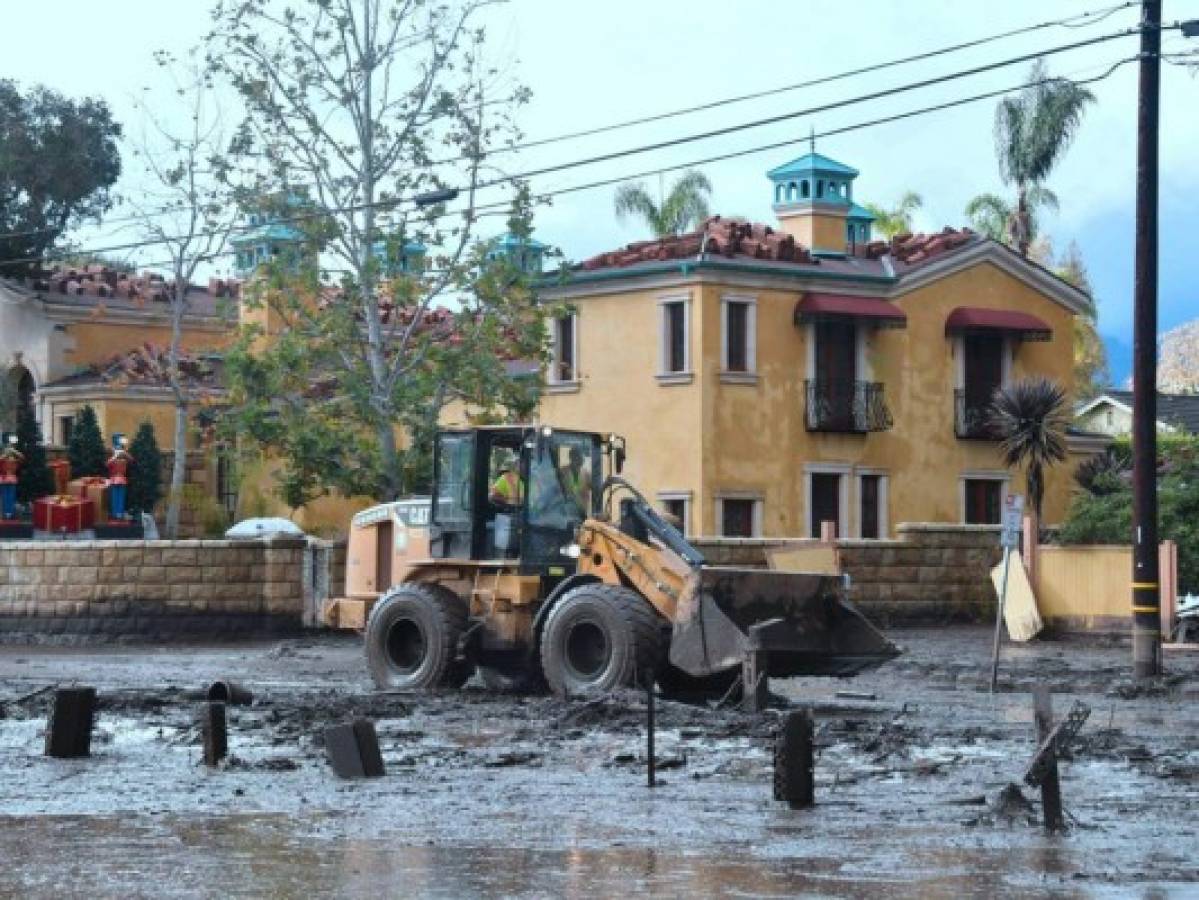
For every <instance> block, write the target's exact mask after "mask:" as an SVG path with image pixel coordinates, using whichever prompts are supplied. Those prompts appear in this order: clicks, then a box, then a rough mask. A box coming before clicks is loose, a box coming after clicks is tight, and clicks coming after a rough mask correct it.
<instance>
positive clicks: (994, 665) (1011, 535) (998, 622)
mask: <svg viewBox="0 0 1199 900" xmlns="http://www.w3.org/2000/svg"><path fill="white" fill-rule="evenodd" d="M1023 520H1024V496H1023V495H1022V494H1008V495H1007V496H1006V497H1004V498H1003V510H1002V512H1001V513H1000V519H999V524H1000V525H1001V526H1002V530H1001V531H1000V533H999V545H1000V546H1001V547H1003V580H1002V582H1001V586H1000V588H999V604H998V605H997V607H996V609H995V643H994V645H993V647H992V648H991V693H992V694H993V693H995V688H996V686H997V685H998V683H999V632H1000V629H1002V628H1003V604H1004V601H1006V600H1007V577H1008V568H1009V567H1010V566H1011V561H1012V550H1014V549H1016V548H1017V547H1019V546H1020V530H1021V528H1022V527H1023Z"/></svg>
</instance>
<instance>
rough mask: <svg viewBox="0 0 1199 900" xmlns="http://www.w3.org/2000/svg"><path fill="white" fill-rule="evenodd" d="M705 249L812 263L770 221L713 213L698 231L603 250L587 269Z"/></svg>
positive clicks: (680, 256)
mask: <svg viewBox="0 0 1199 900" xmlns="http://www.w3.org/2000/svg"><path fill="white" fill-rule="evenodd" d="M701 249H702V250H703V252H704V253H712V254H719V255H721V256H726V257H737V256H739V257H744V258H748V259H769V260H775V261H776V262H796V263H810V262H811V261H812V258H811V255H810V254H809V253H808V249H807V248H806V247H803V246H801V245H800V244H797V243H796V242H795V238H793V237H791V235H789V234H785V233H783V232H781V231H776V230H775V229H773V228H771V227H770V226H769V225H761V224H758V223H756V222H748V221H746V220H745V219H741V218H732V219H724V218H721V217H720V216H711V217H710V218H708V219H705V220H704V223H703V225H701V226H700V227H699V229H698V230H696V231H691V232H688V233H686V234H680V235H677V236H671V237H665V238H659V239H657V240H653V241H637V242H636V243H633V244H629V245H628V246H627V247H626V248H625V249H624V250H614V251H611V252H609V253H601V254H599V255H598V256H593V257H592V258H591V259H588V260H585V261H584V262H583V263H582V264H581V265H580V268H582V269H584V270H592V269H608V268H620V267H624V266H631V265H634V264H636V263H641V262H654V261H661V260H668V259H685V258H686V257H688V256H697V255H698V254H699V253H700V250H701Z"/></svg>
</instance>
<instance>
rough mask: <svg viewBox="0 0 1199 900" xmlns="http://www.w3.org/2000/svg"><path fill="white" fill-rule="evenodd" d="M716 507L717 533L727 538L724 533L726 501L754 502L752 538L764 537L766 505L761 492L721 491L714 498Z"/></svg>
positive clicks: (751, 522)
mask: <svg viewBox="0 0 1199 900" xmlns="http://www.w3.org/2000/svg"><path fill="white" fill-rule="evenodd" d="M713 499H714V500H715V506H716V523H715V524H716V533H717V535H719V536H720V537H727V535H725V533H724V501H725V500H752V501H753V504H754V506H753V511H752V513H751V514H750V516H751V518H750V527H749V528H750V537H751V538H760V537H761V536H762V526H763V522H764V519H765V503H764V495H763V494H762V492H761V491H719V492H718V493H716V494H715V495H714V497H713Z"/></svg>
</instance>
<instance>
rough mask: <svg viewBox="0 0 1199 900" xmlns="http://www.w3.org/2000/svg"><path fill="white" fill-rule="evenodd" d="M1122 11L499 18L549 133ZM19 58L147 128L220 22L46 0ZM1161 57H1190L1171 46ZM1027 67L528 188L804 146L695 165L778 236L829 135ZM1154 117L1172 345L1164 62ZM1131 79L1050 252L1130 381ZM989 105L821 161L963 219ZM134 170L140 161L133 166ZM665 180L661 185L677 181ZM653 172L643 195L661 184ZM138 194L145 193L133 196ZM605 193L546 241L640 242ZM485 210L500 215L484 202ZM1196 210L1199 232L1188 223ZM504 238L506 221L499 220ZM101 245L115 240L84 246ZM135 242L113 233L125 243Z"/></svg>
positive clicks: (536, 128) (181, 2)
mask: <svg viewBox="0 0 1199 900" xmlns="http://www.w3.org/2000/svg"><path fill="white" fill-rule="evenodd" d="M1115 2H1116V0H1078V2H1073V0H1059V2H1045V0H1007V2H1005V3H1002V4H997V3H986V2H969V3H962V2H948V0H946V2H935V0H907V2H898V3H893V2H889V0H861V2H858V3H852V4H850V3H845V2H843V0H841V2H825V0H805V2H799V0H796V2H791V3H784V4H774V5H767V4H763V5H759V4H739V3H729V2H727V0H686V2H684V0H606V2H604V3H581V2H577V0H512V2H510V3H509V4H508V5H507V6H505V7H501V8H499V9H498V10H497V11H495V12H493V13H492V14H490V16H489V20H488V21H489V30H490V34H491V52H492V53H493V55H494V56H495V57H496V58H497V59H498V60H500V61H502V62H503V63H504V64H505V66H506V67H508V68H509V70H510V73H511V74H510V77H511V79H512V81H513V82H520V83H523V84H525V85H527V86H528V87H530V88H531V89H532V91H533V100H532V102H531V103H530V104H529V105H528V106H527V107H526V108H525V109H524V112H523V114H522V116H521V124H522V126H523V129H524V131H525V133H526V135H527V136H528V137H529V138H540V137H546V136H551V135H557V134H561V133H565V132H572V131H576V130H580V129H585V128H590V127H595V126H597V125H603V124H607V123H610V122H619V121H623V120H627V119H631V118H635V117H638V116H643V115H650V114H654V113H658V112H664V111H667V110H672V109H677V108H681V107H686V106H692V105H695V104H699V103H704V102H707V101H711V100H714V99H719V98H723V97H729V96H734V95H739V94H744V93H749V92H753V91H757V90H764V89H769V88H773V87H778V86H782V85H787V84H792V83H795V82H799V81H803V80H806V79H811V78H816V77H820V76H824V75H828V74H832V73H835V72H840V71H843V70H846V69H851V68H856V67H858V66H865V65H869V64H872V63H876V62H879V61H882V60H886V59H892V58H896V57H901V56H906V55H909V54H913V53H919V52H921V51H924V50H929V49H934V48H938V47H942V46H945V45H948V44H953V43H958V42H962V41H967V40H971V39H975V38H979V37H983V36H986V35H989V34H993V33H996V32H1001V31H1007V30H1009V29H1013V28H1019V27H1021V26H1025V25H1030V24H1033V23H1037V22H1044V21H1046V20H1050V19H1057V18H1061V17H1065V16H1069V15H1071V14H1075V13H1081V12H1086V11H1091V10H1096V9H1101V8H1107V7H1110V6H1112V5H1114V4H1115ZM4 6H5V9H4V14H5V29H4V30H5V36H6V41H5V46H4V52H3V54H0V77H4V78H13V79H16V80H18V81H19V82H21V83H22V84H26V85H28V84H34V83H43V84H47V85H50V86H52V87H54V88H56V89H58V90H60V91H63V92H64V93H67V94H70V95H73V96H82V95H85V94H87V95H93V96H100V97H103V98H105V99H107V100H108V101H109V102H110V103H111V104H112V106H113V108H114V111H115V113H116V115H117V117H118V118H119V119H121V120H122V121H124V122H126V123H129V124H130V125H133V120H134V119H135V113H134V112H133V109H132V103H131V99H130V98H132V97H133V96H135V95H136V94H137V93H138V92H139V91H140V90H141V89H142V88H143V87H144V86H146V85H149V84H153V83H154V82H155V79H156V78H157V77H158V73H157V69H156V67H155V65H154V63H153V61H152V59H151V53H152V51H154V50H156V49H159V48H165V49H173V50H181V49H184V48H186V47H187V46H188V45H189V44H192V43H194V42H195V41H197V40H198V39H199V38H200V37H201V36H202V35H203V33H204V32H205V30H206V27H207V24H208V6H209V4H208V3H207V2H205V0H173V2H163V0H109V2H106V3H96V2H95V0H51V2H49V3H41V4H37V3H31V4H25V3H21V4H18V3H16V2H13V0H9V2H7V3H5V4H4ZM1164 6H1165V10H1164V17H1165V18H1166V19H1167V20H1168V21H1170V20H1174V19H1184V18H1199V0H1166V2H1165V4H1164ZM1137 15H1138V13H1137V11H1136V10H1135V9H1132V8H1130V9H1124V10H1119V11H1117V12H1116V13H1114V14H1113V15H1112V16H1110V17H1109V18H1107V19H1106V20H1104V21H1103V22H1101V23H1098V24H1094V25H1091V26H1089V27H1086V28H1077V29H1070V28H1060V27H1055V28H1046V29H1043V30H1040V31H1038V32H1035V33H1033V34H1030V35H1024V36H1021V37H1017V38H1012V39H1007V40H1003V41H998V42H995V43H991V44H988V45H986V46H984V47H979V48H975V49H971V50H967V51H962V52H960V53H955V54H952V55H949V56H942V57H939V58H937V59H935V60H930V61H927V62H924V63H919V64H913V65H907V66H903V67H901V68H896V69H892V70H888V71H885V72H879V73H873V74H869V75H864V76H859V77H856V78H852V79H846V80H843V81H839V82H836V83H834V84H830V85H825V86H822V87H819V88H811V89H805V90H797V91H792V92H789V93H783V94H777V95H775V96H772V97H769V98H764V99H760V100H756V101H752V102H746V103H739V104H735V105H730V106H724V107H721V108H719V109H716V110H711V111H708V112H705V113H701V114H695V115H688V116H685V117H680V118H675V119H671V120H667V121H664V122H660V123H656V124H653V125H644V126H639V127H636V128H633V129H627V130H622V131H617V132H612V133H609V134H605V135H600V136H593V137H589V138H585V139H578V140H574V141H568V142H563V143H559V144H554V145H550V146H546V147H542V148H538V149H536V150H531V151H526V152H525V153H524V154H522V155H521V156H520V157H519V158H508V159H507V160H506V161H505V164H506V165H507V166H509V167H510V170H511V171H523V170H526V169H531V168H535V167H538V166H541V165H548V164H553V163H557V162H561V161H568V160H575V159H579V158H582V157H587V156H592V155H595V154H597V153H603V152H608V151H613V150H619V149H623V148H626V147H632V146H637V145H641V144H645V143H649V142H653V141H657V140H665V139H669V138H673V137H677V136H681V135H686V134H691V133H695V132H700V131H705V130H710V129H713V128H718V127H723V126H726V125H731V124H736V123H740V122H745V121H751V120H754V119H758V118H763V117H766V116H771V115H777V114H781V113H786V112H792V111H796V110H802V109H805V108H808V107H811V106H815V105H819V104H821V103H827V102H830V101H833V100H839V99H844V98H848V97H852V96H855V95H859V94H865V93H870V92H873V91H877V90H880V89H883V88H886V87H890V86H893V85H898V84H902V83H905V82H910V81H916V80H920V79H923V78H929V77H934V76H937V75H940V74H944V73H946V72H949V71H954V70H958V69H965V68H970V67H973V66H977V65H983V64H986V63H989V62H993V61H998V60H1001V59H1005V58H1008V57H1012V56H1017V55H1021V54H1025V53H1032V52H1036V51H1039V50H1041V49H1045V48H1050V47H1053V46H1055V45H1060V44H1065V43H1071V42H1074V41H1078V40H1083V39H1085V38H1088V37H1091V36H1098V35H1103V34H1107V33H1110V32H1113V31H1117V30H1120V29H1123V28H1127V27H1130V26H1132V25H1134V24H1135V23H1136V19H1137ZM1164 41H1165V50H1166V51H1167V52H1170V51H1173V52H1178V51H1180V50H1183V49H1188V44H1189V45H1190V48H1196V47H1197V46H1199V39H1192V40H1190V41H1189V42H1188V41H1186V39H1184V38H1182V37H1181V36H1180V35H1179V33H1178V32H1177V31H1175V32H1168V33H1167V34H1166V35H1165V37H1164ZM1136 49H1137V45H1136V38H1135V37H1127V38H1122V39H1119V40H1116V41H1109V42H1106V43H1102V44H1098V45H1095V46H1092V47H1087V48H1083V49H1078V50H1073V51H1070V52H1067V53H1061V54H1058V55H1054V56H1050V57H1049V58H1048V59H1047V62H1048V64H1049V67H1050V70H1051V71H1052V72H1053V73H1054V74H1063V75H1069V76H1071V77H1075V78H1080V79H1081V78H1087V77H1091V76H1094V75H1096V74H1100V73H1101V72H1103V71H1104V70H1106V69H1107V68H1108V66H1109V65H1110V64H1112V63H1114V62H1116V61H1117V60H1120V59H1126V58H1128V57H1130V56H1132V55H1133V54H1134V53H1135V52H1136ZM1027 70H1028V65H1027V64H1021V65H1018V66H1011V67H1007V68H1002V69H998V70H996V71H993V72H990V73H987V74H983V75H978V76H973V77H970V78H964V79H960V80H958V81H955V82H952V83H949V84H946V85H942V86H939V87H936V88H928V89H922V90H919V91H912V92H909V93H906V94H902V95H900V96H897V97H893V98H889V99H886V100H880V101H873V102H868V103H861V104H857V105H853V106H849V107H846V108H843V109H839V110H835V111H831V112H826V113H823V114H819V115H816V116H812V117H799V118H795V119H792V120H789V121H787V122H782V123H779V124H776V125H772V126H767V127H762V128H755V129H751V130H747V131H742V132H740V133H737V134H733V135H728V136H725V137H721V138H715V139H709V140H705V141H699V142H695V143H691V144H687V145H683V146H679V147H674V148H670V149H664V150H661V151H656V152H652V153H646V154H643V155H639V156H634V157H629V158H627V159H622V160H619V161H614V162H611V163H606V164H600V165H592V166H586V167H580V168H577V169H573V170H571V171H568V172H563V173H558V174H555V175H549V176H545V177H544V178H538V179H535V180H534V181H533V187H534V190H547V189H553V188H558V187H566V186H569V185H572V184H579V183H583V182H587V181H592V180H598V179H602V178H609V177H615V176H621V175H624V174H626V173H634V172H641V171H651V170H655V169H657V168H659V167H664V166H673V165H678V164H680V163H685V162H688V161H690V160H694V159H701V158H703V157H707V156H713V155H717V154H719V153H724V152H730V151H734V150H740V149H745V148H751V147H755V146H760V145H763V144H771V143H776V142H780V141H785V140H789V139H794V140H795V141H796V144H795V147H794V149H786V148H785V149H781V150H773V151H769V152H763V153H758V154H754V155H750V156H746V157H742V158H739V159H734V160H729V161H725V162H720V163H713V164H708V165H704V166H702V167H701V168H702V169H703V171H704V172H705V173H707V175H708V176H709V178H710V179H711V180H712V183H713V185H714V192H713V203H712V205H713V209H714V211H717V212H720V213H723V214H726V215H743V216H748V217H750V218H753V219H756V220H759V221H766V222H769V221H771V220H772V214H771V211H770V201H771V197H770V186H769V183H768V182H767V180H766V178H765V175H764V173H765V172H766V170H767V169H769V168H771V167H773V166H775V165H778V164H780V163H783V162H786V161H788V160H789V159H792V158H794V157H795V156H798V155H800V154H802V153H803V152H806V140H805V137H806V135H807V134H808V131H809V128H814V129H815V130H816V131H817V132H818V133H819V132H822V131H827V130H832V129H836V128H840V127H843V126H846V125H850V124H853V123H857V122H861V121H864V120H869V119H874V118H878V117H880V116H886V115H892V114H895V113H899V112H903V111H906V110H910V109H914V108H917V107H921V106H926V105H931V104H935V103H939V102H944V101H947V100H951V99H956V98H959V97H964V96H968V95H970V94H976V93H983V92H987V91H992V90H997V89H1004V88H1007V87H1009V86H1014V85H1017V84H1019V83H1020V82H1021V81H1022V80H1023V79H1024V77H1025V76H1026V74H1027ZM1162 82H1163V84H1162V123H1161V163H1162V170H1161V174H1162V182H1161V295H1160V302H1161V323H1162V327H1163V330H1164V329H1166V328H1169V327H1171V326H1173V325H1176V324H1179V323H1180V322H1183V321H1186V320H1189V319H1191V318H1194V317H1196V316H1199V311H1196V310H1195V308H1194V307H1195V304H1196V303H1197V302H1199V267H1196V266H1195V265H1194V257H1195V255H1196V252H1195V251H1196V249H1199V248H1197V246H1196V238H1195V235H1196V229H1195V227H1194V224H1193V217H1194V207H1195V205H1196V200H1199V116H1197V115H1196V114H1195V110H1196V109H1199V78H1196V76H1195V75H1193V74H1192V73H1191V72H1189V71H1188V70H1186V69H1183V68H1181V67H1178V66H1170V65H1167V66H1164V71H1163V78H1162ZM1136 85H1137V78H1136V67H1135V65H1126V66H1123V67H1122V68H1120V69H1119V70H1118V71H1116V72H1115V73H1114V74H1113V75H1112V76H1111V77H1110V78H1108V79H1106V80H1105V81H1103V82H1100V83H1097V84H1094V85H1091V90H1092V91H1094V93H1095V95H1096V97H1097V98H1098V102H1097V103H1096V104H1095V105H1094V106H1092V107H1091V108H1090V109H1089V110H1088V112H1087V115H1086V120H1085V122H1084V123H1083V127H1082V129H1081V131H1080V133H1079V135H1078V138H1077V139H1076V141H1075V143H1074V144H1073V146H1072V147H1071V149H1070V150H1069V152H1068V154H1067V156H1066V157H1065V159H1064V160H1063V162H1062V163H1061V165H1060V166H1059V168H1058V169H1057V170H1056V171H1055V173H1054V174H1053V176H1052V178H1051V179H1050V182H1049V185H1050V187H1051V188H1052V189H1053V190H1054V191H1056V192H1057V194H1058V196H1059V197H1060V198H1061V201H1062V210H1061V213H1060V214H1059V215H1057V216H1053V217H1051V218H1049V219H1048V220H1047V221H1046V223H1045V225H1046V227H1047V229H1048V231H1049V233H1050V234H1051V235H1052V237H1053V239H1054V241H1055V244H1056V245H1057V246H1058V247H1059V248H1064V247H1065V246H1066V245H1067V244H1068V243H1069V242H1070V241H1071V240H1075V241H1077V242H1078V243H1079V245H1080V246H1081V248H1082V251H1083V255H1084V258H1085V260H1086V263H1087V265H1088V267H1089V269H1090V273H1091V277H1092V280H1093V282H1094V284H1095V290H1096V295H1097V300H1098V302H1099V310H1100V330H1101V331H1102V332H1103V333H1104V334H1105V336H1107V337H1108V338H1109V345H1111V347H1112V349H1113V351H1114V352H1115V355H1116V358H1115V359H1113V363H1114V368H1115V370H1116V374H1117V375H1118V376H1122V375H1123V374H1124V373H1126V370H1127V365H1128V364H1127V361H1126V360H1125V359H1123V358H1122V355H1123V354H1125V353H1127V352H1128V345H1130V344H1131V322H1132V316H1131V312H1132V300H1131V293H1132V238H1133V210H1134V202H1133V201H1134V179H1135V171H1136V167H1135V146H1136V145H1135V112H1136ZM993 114H994V101H983V102H980V103H976V104H973V105H970V106H966V107H962V108H958V109H955V110H950V111H944V112H939V113H934V114H930V115H926V116H921V117H919V118H915V119H909V120H906V121H901V122H897V123H893V124H888V125H882V126H877V127H873V128H869V129H865V130H859V131H854V132H850V133H847V134H842V135H838V136H835V137H830V138H828V139H824V140H818V142H817V149H818V150H820V151H821V152H822V153H825V154H827V155H829V156H831V157H833V158H835V159H838V160H840V161H842V162H844V163H847V164H849V165H852V166H854V167H855V168H857V169H859V170H860V171H861V175H860V177H859V178H858V180H857V183H856V185H855V199H857V200H859V201H873V202H878V203H881V204H883V205H887V204H889V203H891V202H892V201H894V200H895V199H896V198H897V197H898V196H899V195H900V194H901V193H902V192H903V191H905V190H915V191H917V192H919V193H920V194H921V195H922V196H923V197H924V201H925V202H924V208H923V209H922V210H921V211H920V212H919V213H918V215H917V225H918V227H919V228H921V229H936V228H940V227H942V226H944V225H954V226H958V225H962V224H964V223H965V217H964V214H963V212H962V209H963V207H964V206H965V204H966V202H967V201H968V200H969V199H970V198H971V197H972V196H974V195H975V194H977V193H980V192H983V191H994V192H997V193H1002V194H1006V193H1008V192H1007V191H1006V189H1005V188H1004V186H1003V185H1002V184H1001V183H1000V181H999V177H998V174H997V169H996V165H995V158H994V149H993V141H992V127H991V126H992V120H993ZM130 168H131V169H132V168H133V167H132V166H131V167H130ZM671 177H672V176H671V175H669V174H668V175H667V176H666V179H667V183H668V184H669V179H670V178H671ZM657 184H658V179H657V177H656V176H654V177H651V178H649V179H647V186H649V187H651V188H652V189H653V190H655V191H656V190H657ZM124 187H125V188H126V189H128V190H135V189H136V185H135V184H133V183H132V182H130V183H127V184H125V185H124ZM612 193H613V188H610V187H609V188H602V189H597V190H591V191H582V192H579V193H575V194H568V195H565V196H563V197H560V198H558V199H556V200H555V201H554V203H553V205H552V206H551V207H550V208H548V209H544V210H542V211H540V212H539V213H538V216H537V235H538V236H539V237H540V238H541V239H542V240H545V241H547V242H549V243H552V244H556V245H558V246H560V247H561V248H562V249H563V251H564V252H565V253H566V255H567V257H568V258H572V259H578V258H582V257H584V256H587V255H590V254H593V253H596V252H599V251H601V250H605V249H610V248H612V247H614V246H618V245H619V244H622V243H625V242H628V241H632V240H637V239H639V238H642V237H644V236H645V234H644V230H643V228H641V227H640V226H638V225H637V224H636V223H627V224H625V225H621V224H619V223H617V222H616V221H615V219H614V217H613V214H612ZM487 199H499V195H498V194H496V195H492V196H490V197H488V198H484V200H485V201H486V200H487ZM1184 216H1186V218H1184ZM490 221H491V222H493V223H496V224H497V225H498V220H495V219H492V220H490ZM85 237H86V241H87V242H88V243H91V242H92V241H104V240H107V239H109V238H110V237H111V233H103V232H102V233H94V232H88V233H87V234H86V236H85ZM132 237H133V235H131V234H129V233H128V232H125V233H122V234H121V235H120V238H132Z"/></svg>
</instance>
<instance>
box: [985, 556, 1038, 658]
mask: <svg viewBox="0 0 1199 900" xmlns="http://www.w3.org/2000/svg"><path fill="white" fill-rule="evenodd" d="M991 583H992V584H994V585H995V596H996V597H998V596H999V595H1000V593H1001V592H1002V590H1003V563H1002V562H1001V563H1000V564H999V565H997V566H996V567H995V568H993V569H992V570H991ZM1003 621H1004V624H1006V625H1007V633H1008V637H1010V638H1011V639H1012V640H1013V641H1030V640H1032V639H1033V638H1034V637H1036V636H1037V634H1038V633H1040V631H1041V629H1042V628H1044V627H1045V623H1044V622H1042V621H1041V614H1040V612H1039V611H1038V610H1037V598H1036V596H1035V595H1034V594H1033V592H1032V584H1031V583H1030V582H1029V580H1028V572H1027V571H1025V569H1024V561H1023V560H1022V559H1021V558H1020V551H1019V550H1013V551H1012V556H1011V560H1010V563H1009V566H1008V579H1007V599H1006V600H1005V601H1004V604H1003Z"/></svg>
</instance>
